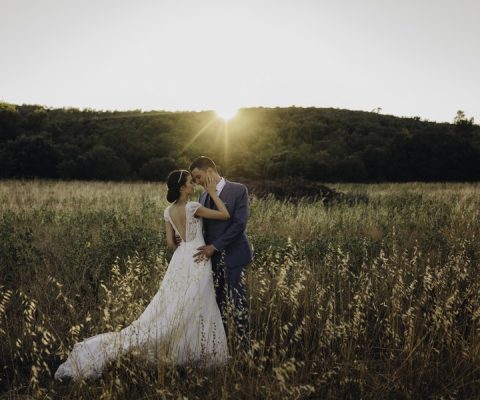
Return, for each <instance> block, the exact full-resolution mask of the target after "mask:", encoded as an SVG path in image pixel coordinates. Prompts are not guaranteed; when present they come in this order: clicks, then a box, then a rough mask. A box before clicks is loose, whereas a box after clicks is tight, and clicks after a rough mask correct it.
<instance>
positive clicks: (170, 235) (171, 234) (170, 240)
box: [165, 222, 177, 250]
mask: <svg viewBox="0 0 480 400" xmlns="http://www.w3.org/2000/svg"><path fill="white" fill-rule="evenodd" d="M165 232H166V234H167V246H168V247H170V248H171V249H172V250H175V249H176V248H177V243H176V242H175V231H174V230H173V226H172V224H171V223H170V222H165Z"/></svg>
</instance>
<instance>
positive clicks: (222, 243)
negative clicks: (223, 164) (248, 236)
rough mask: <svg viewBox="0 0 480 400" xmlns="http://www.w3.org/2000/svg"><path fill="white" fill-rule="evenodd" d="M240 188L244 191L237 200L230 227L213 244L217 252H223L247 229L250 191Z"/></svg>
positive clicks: (243, 187)
mask: <svg viewBox="0 0 480 400" xmlns="http://www.w3.org/2000/svg"><path fill="white" fill-rule="evenodd" d="M240 188H241V189H242V191H241V193H240V194H239V195H238V196H237V197H236V199H235V209H234V211H233V215H231V217H230V226H229V227H228V228H227V229H226V230H225V232H223V234H222V236H221V237H219V238H218V239H217V240H215V241H213V242H212V243H211V244H212V245H213V246H214V247H215V250H217V251H220V252H222V251H223V250H225V248H226V247H227V246H228V245H230V244H231V243H233V242H235V241H236V240H238V239H239V238H240V237H241V236H242V234H243V232H244V231H245V228H246V227H247V220H248V190H247V188H246V187H245V186H240Z"/></svg>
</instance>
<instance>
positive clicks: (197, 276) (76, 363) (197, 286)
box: [55, 170, 230, 380]
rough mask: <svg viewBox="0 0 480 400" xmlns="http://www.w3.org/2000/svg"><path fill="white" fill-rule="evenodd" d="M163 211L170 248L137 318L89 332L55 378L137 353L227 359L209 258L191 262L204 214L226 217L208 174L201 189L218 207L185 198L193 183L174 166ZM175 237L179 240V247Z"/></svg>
mask: <svg viewBox="0 0 480 400" xmlns="http://www.w3.org/2000/svg"><path fill="white" fill-rule="evenodd" d="M167 186H168V193H167V200H168V201H169V202H170V203H172V204H171V205H170V206H168V207H167V208H166V209H165V212H164V218H165V224H166V236H167V244H168V246H169V247H170V248H172V249H174V250H175V252H174V253H173V256H172V259H171V260H170V264H169V265H168V269H167V271H166V273H165V276H164V278H163V280H162V283H161V284H160V288H159V290H158V292H157V293H156V294H155V296H154V297H153V299H152V301H151V302H150V304H149V305H148V306H147V308H146V309H145V311H144V312H143V313H142V315H140V317H139V318H138V319H137V320H136V321H134V322H132V324H131V325H129V326H127V327H126V328H124V329H122V330H121V331H119V332H107V333H102V334H98V335H95V336H92V337H90V338H88V339H85V340H84V341H82V342H79V343H76V344H75V345H74V346H73V349H72V352H71V353H70V355H69V357H68V359H67V360H66V361H65V362H64V363H63V364H61V365H60V366H59V367H58V369H57V371H56V372H55V379H62V378H65V377H71V378H73V379H75V380H77V379H87V378H98V377H100V376H101V374H102V371H103V369H104V368H105V366H106V364H108V363H109V362H111V361H113V360H115V359H116V358H117V357H119V356H120V355H121V354H122V353H124V352H128V351H135V352H138V353H140V354H142V355H144V356H146V357H147V359H148V360H152V361H153V360H156V359H159V358H163V359H167V360H173V361H174V362H175V363H176V364H178V365H182V364H186V363H200V364H203V365H206V366H213V365H218V364H223V363H225V362H226V360H227V357H228V350H227V341H226V335H225V330H224V327H223V323H222V318H221V316H220V310H219V309H218V306H217V302H216V300H215V290H214V287H213V278H212V265H211V261H210V259H202V260H199V261H197V262H196V261H195V260H194V258H193V254H194V253H195V252H196V249H197V248H198V247H199V246H202V245H205V241H204V238H203V233H202V229H203V221H202V218H209V219H223V220H226V219H229V218H230V215H229V213H228V211H227V208H226V207H225V204H224V203H223V202H222V200H221V199H220V198H219V197H218V195H217V193H216V185H215V182H214V180H213V178H212V177H207V183H206V185H205V186H206V187H205V189H206V190H207V192H208V193H209V195H210V196H211V198H212V200H213V201H214V203H215V205H216V206H217V208H218V210H211V209H209V208H206V207H203V206H202V205H201V204H200V203H197V202H194V201H189V199H190V197H191V195H192V194H193V193H194V189H195V185H194V183H193V182H192V176H191V175H190V173H189V172H188V171H185V170H176V171H173V172H171V173H170V175H169V176H168V179H167ZM175 235H179V236H180V237H181V238H182V241H181V242H180V244H179V245H178V246H177V244H176V241H175Z"/></svg>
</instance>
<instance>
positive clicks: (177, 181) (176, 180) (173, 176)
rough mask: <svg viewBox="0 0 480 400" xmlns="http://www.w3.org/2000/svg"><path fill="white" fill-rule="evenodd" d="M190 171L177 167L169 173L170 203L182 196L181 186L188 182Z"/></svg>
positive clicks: (168, 193)
mask: <svg viewBox="0 0 480 400" xmlns="http://www.w3.org/2000/svg"><path fill="white" fill-rule="evenodd" d="M189 175H190V172H188V171H187V170H184V169H177V170H175V171H172V172H170V173H169V174H168V178H167V188H168V192H167V200H168V202H169V203H173V202H174V201H177V200H178V198H179V197H180V188H181V187H182V186H183V185H185V183H186V182H187V177H188V176H189Z"/></svg>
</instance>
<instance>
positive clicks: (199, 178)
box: [192, 168, 210, 187]
mask: <svg viewBox="0 0 480 400" xmlns="http://www.w3.org/2000/svg"><path fill="white" fill-rule="evenodd" d="M209 169H210V168H209ZM207 172H208V169H207V170H205V171H204V170H203V169H200V168H194V169H192V176H193V180H194V181H195V183H196V184H197V185H202V186H203V187H205V184H206V182H207Z"/></svg>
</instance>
